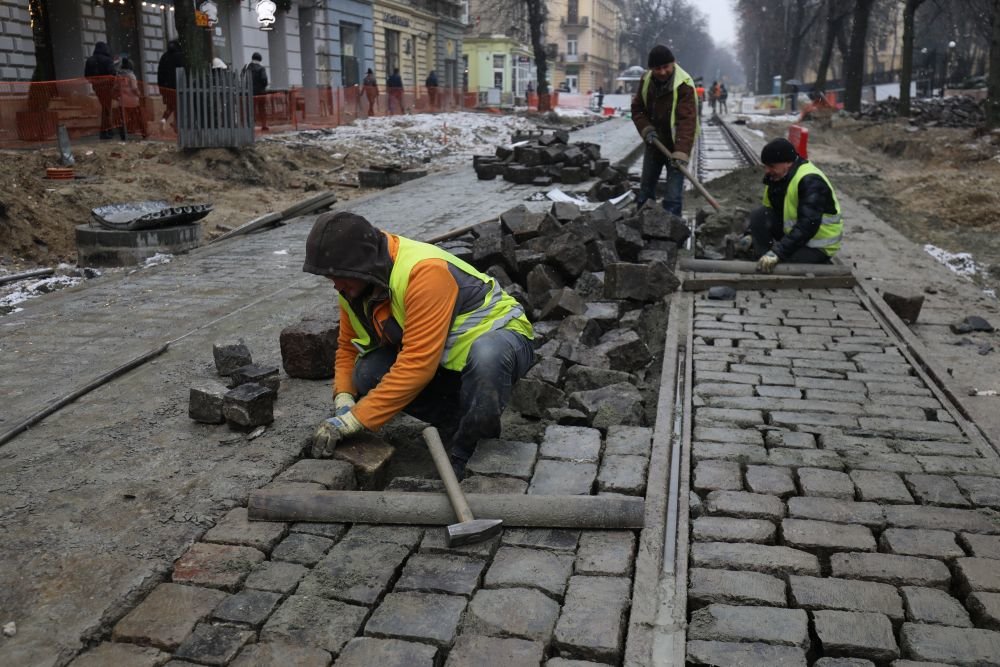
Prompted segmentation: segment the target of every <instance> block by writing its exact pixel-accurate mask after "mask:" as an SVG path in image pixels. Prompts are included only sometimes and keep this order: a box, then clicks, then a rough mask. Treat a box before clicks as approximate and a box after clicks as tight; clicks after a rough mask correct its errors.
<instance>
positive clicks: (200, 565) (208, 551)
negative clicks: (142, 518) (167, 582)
mask: <svg viewBox="0 0 1000 667" xmlns="http://www.w3.org/2000/svg"><path fill="white" fill-rule="evenodd" d="M262 560H264V554H263V553H261V552H260V551H257V550H256V549H251V548H250V547H237V546H232V545H228V544H207V543H202V542H198V543H196V544H194V545H192V546H191V548H190V549H188V550H187V552H185V554H184V555H183V556H181V557H180V558H179V559H178V560H177V562H176V563H174V573H173V581H174V583H185V584H193V585H195V586H207V587H209V588H221V589H222V590H225V591H235V590H236V589H237V588H239V586H240V585H241V584H242V583H243V580H244V579H245V578H246V577H247V574H249V573H250V570H251V569H252V568H253V566H254V565H255V564H257V563H259V562H261V561H262Z"/></svg>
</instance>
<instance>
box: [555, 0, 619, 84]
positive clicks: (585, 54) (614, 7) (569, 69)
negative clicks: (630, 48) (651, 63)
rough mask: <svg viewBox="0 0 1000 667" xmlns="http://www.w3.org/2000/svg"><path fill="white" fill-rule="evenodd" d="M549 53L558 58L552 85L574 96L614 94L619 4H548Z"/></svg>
mask: <svg viewBox="0 0 1000 667" xmlns="http://www.w3.org/2000/svg"><path fill="white" fill-rule="evenodd" d="M548 7H549V21H548V26H547V33H548V40H547V42H548V44H549V49H550V50H551V51H553V52H555V53H556V54H557V56H556V63H555V69H554V71H553V72H552V77H551V81H552V84H553V86H554V87H555V88H560V87H562V88H563V89H564V90H565V89H567V88H568V89H569V91H570V92H574V93H586V92H588V91H596V90H597V89H598V88H599V87H603V88H604V91H605V92H610V91H612V90H614V83H615V77H616V76H617V74H618V65H619V60H620V59H621V58H620V49H619V46H618V31H619V26H620V25H621V21H622V18H621V17H622V14H623V7H622V3H621V1H620V0H551V1H550V2H549V3H548Z"/></svg>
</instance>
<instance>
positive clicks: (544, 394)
mask: <svg viewBox="0 0 1000 667" xmlns="http://www.w3.org/2000/svg"><path fill="white" fill-rule="evenodd" d="M565 401H566V394H564V393H563V392H562V390H560V389H558V388H556V387H554V386H553V385H551V384H549V383H548V382H544V381H542V380H536V379H534V378H529V377H523V378H521V379H520V380H518V381H517V383H516V384H515V385H514V388H513V390H512V391H511V396H510V407H511V409H513V410H516V411H518V412H520V413H521V414H522V415H525V416H528V417H535V418H537V419H540V418H543V417H545V415H546V411H547V410H548V409H549V408H559V407H563V406H564V405H565Z"/></svg>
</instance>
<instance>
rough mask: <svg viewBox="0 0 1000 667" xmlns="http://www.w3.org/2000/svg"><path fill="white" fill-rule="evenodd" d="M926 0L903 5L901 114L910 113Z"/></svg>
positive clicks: (909, 1)
mask: <svg viewBox="0 0 1000 667" xmlns="http://www.w3.org/2000/svg"><path fill="white" fill-rule="evenodd" d="M998 1H1000V0H998ZM922 4H924V0H906V4H904V5H903V65H902V69H901V71H900V73H899V115H901V116H909V115H910V81H912V79H913V39H914V27H913V26H914V23H915V18H916V15H917V9H919V8H920V5H922Z"/></svg>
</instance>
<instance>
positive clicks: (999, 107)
mask: <svg viewBox="0 0 1000 667" xmlns="http://www.w3.org/2000/svg"><path fill="white" fill-rule="evenodd" d="M992 9H993V11H992V14H993V33H992V35H991V37H990V69H989V72H990V74H989V79H988V80H987V81H986V93H987V97H986V129H988V130H996V129H998V128H1000V0H993V7H992Z"/></svg>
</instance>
